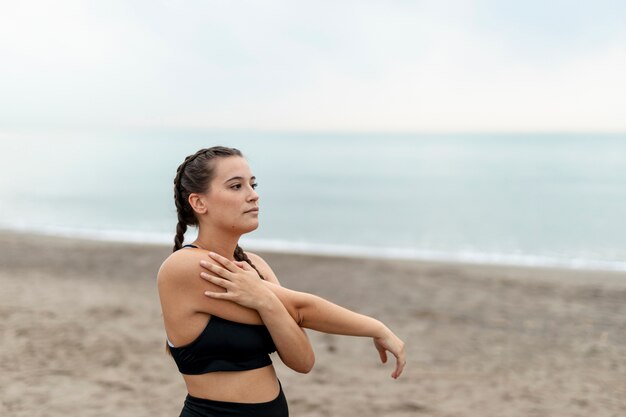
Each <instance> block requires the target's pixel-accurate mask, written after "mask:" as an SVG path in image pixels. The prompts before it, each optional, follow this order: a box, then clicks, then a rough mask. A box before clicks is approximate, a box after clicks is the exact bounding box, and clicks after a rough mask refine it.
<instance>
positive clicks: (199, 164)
mask: <svg viewBox="0 0 626 417" xmlns="http://www.w3.org/2000/svg"><path fill="white" fill-rule="evenodd" d="M229 156H241V157H243V154H242V153H241V151H240V150H239V149H235V148H226V147H224V146H214V147H212V148H205V149H200V150H199V151H198V152H196V153H195V154H193V155H189V156H188V157H186V158H185V161H184V162H183V163H182V164H180V166H179V167H178V169H177V170H176V177H175V178H174V203H175V204H176V213H177V215H178V224H177V225H176V236H175V237H174V248H173V250H172V252H176V251H177V250H179V249H180V248H182V247H183V242H184V240H185V232H186V231H187V226H197V225H198V219H197V217H196V214H195V212H194V211H193V209H192V208H191V205H190V204H189V195H190V194H192V193H203V192H206V191H207V190H208V188H209V184H210V183H211V180H212V179H213V177H214V175H215V166H214V164H213V163H212V161H213V160H214V159H216V158H226V157H229ZM233 257H234V258H235V260H236V261H240V262H242V261H243V262H247V263H248V264H250V266H251V267H252V268H254V270H255V271H256V272H257V273H258V274H259V276H260V277H261V278H262V279H265V278H264V277H263V275H262V274H261V273H260V272H259V270H258V269H257V268H256V266H255V265H254V264H253V263H252V261H251V260H250V258H248V255H246V253H245V252H244V251H243V249H242V248H241V246H239V245H237V247H236V248H235V252H234V253H233Z"/></svg>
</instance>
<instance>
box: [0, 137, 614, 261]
mask: <svg viewBox="0 0 626 417" xmlns="http://www.w3.org/2000/svg"><path fill="white" fill-rule="evenodd" d="M214 145H224V146H230V147H236V148H238V149H240V150H241V151H242V152H243V153H244V155H245V156H246V157H247V159H248V161H249V164H250V166H251V168H252V171H253V173H254V175H256V177H257V180H258V184H259V187H258V188H257V191H258V193H259V194H260V201H259V203H260V208H261V211H260V216H259V218H260V226H259V228H258V229H257V230H256V231H254V232H252V233H250V234H248V235H245V236H244V237H242V241H241V244H242V246H243V247H244V248H248V249H251V250H266V251H281V252H292V253H318V254H328V255H338V256H346V255H348V256H364V257H379V258H395V259H418V260H433V261H450V262H471V263H488V264H505V265H527V266H541V267H544V266H547V267H562V268H573V269H600V270H618V271H626V134H625V133H611V134H609V133H575V134H574V133H446V134H444V133H332V132H255V131H217V130H184V129H159V130H157V129H132V128H128V129H118V130H113V129H107V130H98V131H94V130H93V129H92V130H71V131H68V130H61V129H49V130H46V131H32V130H29V131H24V130H22V131H20V130H13V131H0V166H1V167H2V175H1V176H0V228H1V229H5V230H13V231H27V232H36V233H44V234H52V235H59V236H74V237H80V238H87V239H97V240H107V241H125V242H138V243H154V244H173V238H174V233H175V227H176V221H177V220H176V211H175V206H174V199H173V179H174V175H175V173H176V168H177V167H178V166H179V165H180V164H181V163H182V161H183V160H184V158H185V157H186V156H187V155H190V154H193V153H195V152H196V151H197V150H198V149H200V148H206V147H210V146H214ZM195 234H196V230H195V229H194V228H191V229H189V231H188V232H187V235H186V241H192V240H194V238H195Z"/></svg>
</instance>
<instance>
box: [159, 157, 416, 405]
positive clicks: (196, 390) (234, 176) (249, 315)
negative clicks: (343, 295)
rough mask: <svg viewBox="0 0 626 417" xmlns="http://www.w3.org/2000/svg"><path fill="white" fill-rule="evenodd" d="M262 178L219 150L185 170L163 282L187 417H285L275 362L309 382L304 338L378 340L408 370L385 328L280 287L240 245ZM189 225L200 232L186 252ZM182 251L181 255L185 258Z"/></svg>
mask: <svg viewBox="0 0 626 417" xmlns="http://www.w3.org/2000/svg"><path fill="white" fill-rule="evenodd" d="M255 188H256V178H255V177H254V176H253V175H252V173H251V171H250V167H249V166H248V163H247V162H246V160H245V159H244V158H243V156H242V154H241V152H240V151H238V150H237V149H234V148H225V147H221V146H216V147H213V148H208V149H201V150H200V151H198V152H196V153H195V154H194V155H191V156H188V157H187V158H186V159H185V161H184V162H183V163H182V164H181V165H180V166H179V167H178V170H177V172H176V178H175V180H174V199H175V203H176V209H177V212H178V225H177V227H176V237H175V239H174V241H175V244H174V250H173V253H172V254H171V255H170V256H169V257H168V258H167V259H166V260H165V261H164V262H163V264H162V265H161V268H160V269H159V272H158V276H157V284H158V290H159V298H160V301H161V308H162V311H163V320H164V326H165V332H166V335H167V343H166V349H167V350H168V351H169V352H170V353H171V355H172V357H173V358H174V361H175V362H176V365H177V366H178V369H179V371H180V372H181V374H182V375H183V378H184V380H185V384H186V385H187V391H188V395H187V397H186V399H185V403H184V406H183V409H182V411H181V414H180V416H181V417H186V416H198V417H200V416H203V417H209V416H247V417H253V416H264V417H269V416H273V417H287V416H288V415H289V411H288V408H287V401H286V399H285V396H284V394H283V390H282V387H281V385H280V382H279V380H278V378H277V377H276V372H275V370H274V367H273V366H272V361H271V359H270V357H269V353H271V352H274V351H276V352H277V353H278V355H279V357H280V359H281V360H282V361H283V362H284V363H285V364H286V365H287V366H288V367H290V368H291V369H293V370H295V371H297V372H302V373H307V372H309V371H310V370H311V368H312V367H313V364H314V361H315V358H314V354H313V349H312V348H311V344H310V343H309V340H308V337H307V335H306V333H305V332H304V330H303V328H309V329H314V330H318V331H321V332H326V333H333V334H342V335H351V336H367V337H372V338H373V341H374V345H375V347H376V349H377V350H378V352H379V354H380V358H381V360H382V361H383V362H386V361H387V351H389V352H391V353H392V354H393V355H394V356H395V357H396V366H395V369H394V371H393V373H392V375H391V376H392V377H393V378H397V377H399V376H400V374H401V373H402V369H403V368H404V365H405V363H406V361H405V353H404V343H403V342H402V341H401V340H400V339H399V338H398V337H397V336H396V335H395V334H393V333H392V332H391V330H389V329H388V328H387V327H386V326H385V325H384V324H383V323H381V322H380V321H378V320H375V319H373V318H371V317H367V316H364V315H361V314H358V313H354V312H352V311H350V310H347V309H345V308H343V307H340V306H338V305H336V304H333V303H331V302H329V301H326V300H324V299H322V298H320V297H317V296H315V295H311V294H307V293H302V292H297V291H292V290H289V289H287V288H284V287H281V285H280V283H279V282H278V279H277V277H276V275H275V274H274V272H273V271H272V269H271V268H270V266H269V265H268V264H267V263H266V262H265V261H264V260H263V259H262V258H261V257H260V256H258V255H255V254H253V253H251V252H244V251H243V250H242V249H241V247H239V245H238V241H239V238H240V237H241V235H243V234H244V233H248V232H251V231H253V230H255V229H256V228H257V227H258V225H259V219H258V215H259V196H258V194H257V193H256V191H255ZM188 225H194V226H197V227H198V236H197V238H196V240H195V242H194V244H192V245H185V246H183V241H184V233H185V231H186V230H187V226H188ZM182 248H185V249H184V250H180V249H182Z"/></svg>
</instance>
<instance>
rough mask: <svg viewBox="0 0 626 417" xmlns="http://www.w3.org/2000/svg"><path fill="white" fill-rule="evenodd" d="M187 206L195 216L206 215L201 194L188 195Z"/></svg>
mask: <svg viewBox="0 0 626 417" xmlns="http://www.w3.org/2000/svg"><path fill="white" fill-rule="evenodd" d="M189 205H190V206H191V208H192V209H193V211H195V212H196V214H206V213H207V212H208V211H209V207H208V205H207V202H206V200H205V196H204V195H202V194H197V193H191V194H189Z"/></svg>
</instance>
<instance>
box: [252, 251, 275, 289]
mask: <svg viewBox="0 0 626 417" xmlns="http://www.w3.org/2000/svg"><path fill="white" fill-rule="evenodd" d="M246 255H248V258H249V259H250V260H251V261H252V263H253V264H254V266H256V267H257V269H258V270H259V272H260V273H261V274H262V275H263V276H264V277H265V279H266V280H267V281H269V282H273V283H274V284H278V285H280V282H279V281H278V277H277V276H276V274H275V273H274V271H272V268H271V267H270V266H269V264H268V263H267V262H265V259H263V258H262V257H260V256H259V255H257V254H256V253H253V252H248V251H246Z"/></svg>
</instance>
